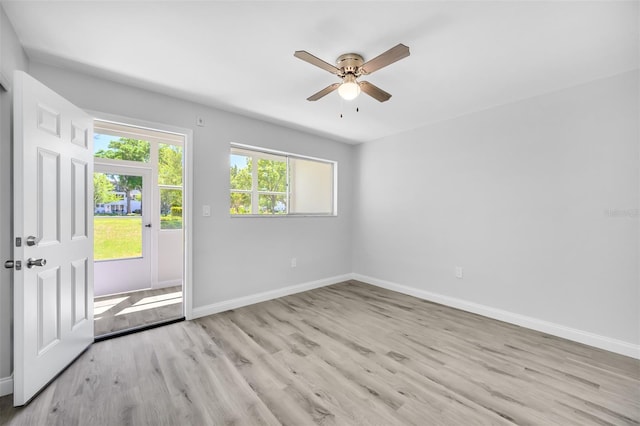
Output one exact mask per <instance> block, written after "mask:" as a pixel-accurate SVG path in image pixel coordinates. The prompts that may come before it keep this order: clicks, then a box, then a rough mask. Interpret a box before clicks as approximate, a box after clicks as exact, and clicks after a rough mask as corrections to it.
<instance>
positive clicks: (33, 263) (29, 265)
mask: <svg viewBox="0 0 640 426" xmlns="http://www.w3.org/2000/svg"><path fill="white" fill-rule="evenodd" d="M46 264H47V259H34V258H33V257H30V258H29V259H27V268H33V267H34V266H44V265H46Z"/></svg>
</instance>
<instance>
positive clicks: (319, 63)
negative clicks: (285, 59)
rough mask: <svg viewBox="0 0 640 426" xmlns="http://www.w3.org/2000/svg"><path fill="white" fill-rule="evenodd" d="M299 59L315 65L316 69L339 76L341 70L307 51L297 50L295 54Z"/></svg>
mask: <svg viewBox="0 0 640 426" xmlns="http://www.w3.org/2000/svg"><path fill="white" fill-rule="evenodd" d="M293 56H295V57H296V58H298V59H302V60H303V61H305V62H309V63H310V64H311V65H315V66H316V67H319V68H322V69H323V70H325V71H329V72H330V73H331V74H336V75H337V74H339V73H340V70H339V69H338V68H336V67H334V66H333V65H331V64H330V63H328V62H325V61H323V60H322V59H320V58H317V57H315V56H313V55H312V54H311V53H309V52H307V51H305V50H296V52H295V53H294V54H293Z"/></svg>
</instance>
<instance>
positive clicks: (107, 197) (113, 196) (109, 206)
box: [93, 172, 142, 260]
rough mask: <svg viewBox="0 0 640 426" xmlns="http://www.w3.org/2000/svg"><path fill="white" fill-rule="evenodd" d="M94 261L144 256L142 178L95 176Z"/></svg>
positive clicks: (115, 175) (97, 174)
mask: <svg viewBox="0 0 640 426" xmlns="http://www.w3.org/2000/svg"><path fill="white" fill-rule="evenodd" d="M93 188H94V190H93V201H94V206H95V207H94V212H93V236H94V238H93V246H94V249H93V252H94V259H95V260H114V259H127V258H132V257H141V256H142V177H140V176H127V175H117V174H106V173H97V172H96V173H94V174H93Z"/></svg>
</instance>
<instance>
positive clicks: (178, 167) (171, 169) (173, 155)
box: [158, 144, 182, 186]
mask: <svg viewBox="0 0 640 426" xmlns="http://www.w3.org/2000/svg"><path fill="white" fill-rule="evenodd" d="M158 183H159V184H160V185H176V186H181V185H182V147H181V146H176V145H165V144H160V149H159V150H158Z"/></svg>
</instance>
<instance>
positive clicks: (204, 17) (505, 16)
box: [1, 1, 639, 143]
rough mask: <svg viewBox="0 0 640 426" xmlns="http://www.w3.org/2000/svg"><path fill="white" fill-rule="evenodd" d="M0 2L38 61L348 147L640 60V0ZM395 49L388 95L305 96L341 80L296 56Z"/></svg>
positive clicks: (385, 85)
mask: <svg viewBox="0 0 640 426" xmlns="http://www.w3.org/2000/svg"><path fill="white" fill-rule="evenodd" d="M1 4H2V5H3V7H4V9H5V11H6V13H7V15H8V17H9V19H10V21H11V22H12V24H13V26H14V28H15V30H16V32H17V34H18V37H19V38H20V40H21V42H22V44H23V45H24V47H25V50H26V52H27V55H28V56H29V57H30V58H31V59H32V60H34V61H38V62H43V63H48V64H53V65H58V66H63V67H66V68H71V69H76V70H80V71H83V72H86V73H89V74H94V75H97V76H100V77H104V78H108V79H111V80H114V81H118V82H123V83H128V84H132V85H136V86H141V87H144V88H147V89H151V90H154V91H157V92H161V93H166V94H169V95H174V96H177V97H180V98H185V99H189V100H193V101H195V102H198V103H202V104H205V105H211V106H214V107H217V108H221V109H225V110H229V111H233V112H238V113H241V114H244V115H248V116H252V117H258V118H261V119H264V120H267V121H272V122H276V123H280V124H284V125H286V126H290V127H294V128H298V129H304V130H306V131H309V132H313V133H318V134H321V135H325V136H329V137H331V138H334V139H338V140H341V141H345V142H350V143H359V142H366V141H370V140H375V139H378V138H381V137H384V136H388V135H391V134H396V133H399V132H402V131H405V130H408V129H413V128H417V127H421V126H424V125H426V124H430V123H434V122H437V121H441V120H445V119H448V118H452V117H456V116H460V115H463V114H466V113H469V112H473V111H478V110H481V109H485V108H489V107H492V106H495V105H500V104H504V103H508V102H512V101H515V100H519V99H523V98H527V97H531V96H536V95H539V94H542V93H545V92H549V91H554V90H558V89H561V88H564V87H569V86H573V85H576V84H580V83H584V82H587V81H590V80H594V79H597V78H602V77H606V76H610V75H613V74H616V73H620V72H624V71H628V70H631V69H635V68H638V65H639V59H638V56H639V52H638V45H639V40H638V38H639V32H638V26H639V25H638V13H639V12H638V11H639V8H638V5H639V3H638V1H628V2H612V1H588V2H575V1H555V2H535V1H531V2H523V1H514V2H508V1H468V2H462V1H440V2H433V1H422V2H420V1H413V2H402V1H384V2H382V1H375V2H365V1H355V2H329V1H315V2H312V1H296V2H293V1H291V2H285V1H257V2H247V1H232V2H231V1H228V2H222V1H194V2H185V1H75V2H71V1H44V2H39V1H20V2H19V1H2V2H1ZM398 43H403V44H405V45H407V46H409V47H410V49H411V56H409V57H408V58H406V59H403V60H401V61H399V62H396V63H395V64H392V65H390V66H389V67H387V68H384V69H382V70H379V71H377V72H376V73H374V74H372V75H370V76H367V77H366V80H368V81H370V82H372V83H374V84H375V85H377V86H379V87H380V88H382V89H384V90H386V91H388V92H390V93H391V94H392V95H393V97H392V98H391V100H389V101H388V102H385V103H382V104H381V103H378V102H377V101H375V100H373V99H371V98H369V97H368V96H366V95H364V94H362V95H361V96H360V97H359V98H358V99H357V100H356V101H352V102H345V101H341V100H340V98H339V96H338V94H337V92H334V93H332V94H330V95H328V96H327V97H325V98H323V99H321V100H319V101H317V102H308V101H306V98H307V97H308V96H310V95H311V94H313V93H315V92H316V91H318V90H320V89H321V88H323V87H325V86H328V85H329V84H331V83H334V82H336V81H338V80H337V77H335V76H333V75H332V74H330V73H328V72H326V71H323V70H321V69H319V68H316V67H314V66H312V65H310V64H308V63H306V62H303V61H301V60H299V59H296V58H294V57H293V52H294V51H296V50H307V51H309V52H310V53H312V54H314V55H316V56H318V57H320V58H322V59H324V60H325V61H327V62H330V63H333V62H334V61H335V59H336V58H337V57H338V56H339V55H340V54H342V53H347V52H355V53H359V54H361V55H363V56H364V59H365V61H366V60H367V59H371V58H372V57H374V56H377V55H378V54H380V53H382V52H383V51H385V50H387V49H389V48H391V47H393V46H395V45H396V44H398ZM356 106H358V107H359V109H360V112H358V113H356V112H355V107H356ZM340 113H343V114H344V118H342V119H341V118H340Z"/></svg>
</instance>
